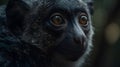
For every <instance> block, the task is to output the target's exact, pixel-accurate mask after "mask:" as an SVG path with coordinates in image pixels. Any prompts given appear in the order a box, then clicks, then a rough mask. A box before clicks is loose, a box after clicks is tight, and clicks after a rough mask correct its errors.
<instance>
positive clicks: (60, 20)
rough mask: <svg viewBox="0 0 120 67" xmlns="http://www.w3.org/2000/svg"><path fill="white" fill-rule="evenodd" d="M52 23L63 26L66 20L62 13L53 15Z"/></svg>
mask: <svg viewBox="0 0 120 67" xmlns="http://www.w3.org/2000/svg"><path fill="white" fill-rule="evenodd" d="M51 23H52V24H53V25H55V26H61V25H63V24H64V23H65V21H64V19H63V17H62V16H61V15H53V16H52V17H51Z"/></svg>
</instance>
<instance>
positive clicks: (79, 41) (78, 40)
mask: <svg viewBox="0 0 120 67" xmlns="http://www.w3.org/2000/svg"><path fill="white" fill-rule="evenodd" d="M73 41H74V42H75V44H78V45H81V46H83V47H84V46H85V43H84V42H85V38H84V37H74V38H73Z"/></svg>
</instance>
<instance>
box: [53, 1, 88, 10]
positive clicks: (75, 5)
mask: <svg viewBox="0 0 120 67" xmlns="http://www.w3.org/2000/svg"><path fill="white" fill-rule="evenodd" d="M55 6H56V7H61V8H65V9H69V10H79V9H81V10H85V9H86V7H87V5H86V4H85V3H84V2H83V1H81V0H56V2H55Z"/></svg>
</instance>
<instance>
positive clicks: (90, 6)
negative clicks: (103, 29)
mask: <svg viewBox="0 0 120 67" xmlns="http://www.w3.org/2000/svg"><path fill="white" fill-rule="evenodd" d="M83 1H84V2H85V3H87V5H88V7H89V10H90V13H91V14H93V13H94V6H93V3H94V1H93V0H83Z"/></svg>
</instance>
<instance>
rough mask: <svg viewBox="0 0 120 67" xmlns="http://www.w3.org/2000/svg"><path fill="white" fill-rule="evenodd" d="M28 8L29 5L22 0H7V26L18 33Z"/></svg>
mask: <svg viewBox="0 0 120 67" xmlns="http://www.w3.org/2000/svg"><path fill="white" fill-rule="evenodd" d="M29 10H30V7H29V6H28V5H27V4H26V3H25V2H24V1H23V0H9V2H8V4H7V7H6V16H7V23H6V25H7V26H8V28H9V29H10V30H11V31H12V32H14V31H15V30H17V32H18V33H19V32H20V30H21V27H22V25H23V20H24V18H25V15H26V14H27V13H28V11H29Z"/></svg>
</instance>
